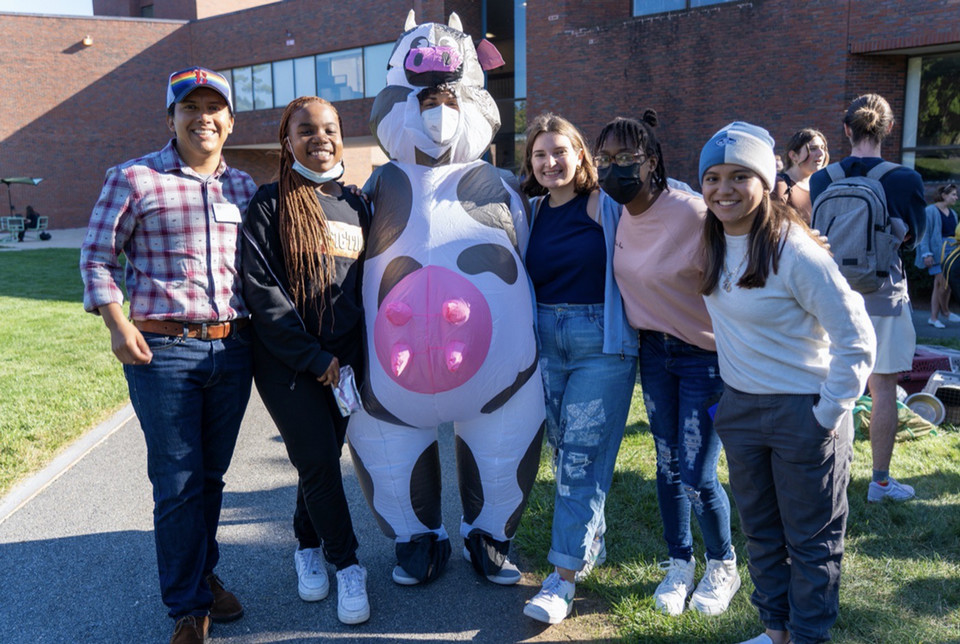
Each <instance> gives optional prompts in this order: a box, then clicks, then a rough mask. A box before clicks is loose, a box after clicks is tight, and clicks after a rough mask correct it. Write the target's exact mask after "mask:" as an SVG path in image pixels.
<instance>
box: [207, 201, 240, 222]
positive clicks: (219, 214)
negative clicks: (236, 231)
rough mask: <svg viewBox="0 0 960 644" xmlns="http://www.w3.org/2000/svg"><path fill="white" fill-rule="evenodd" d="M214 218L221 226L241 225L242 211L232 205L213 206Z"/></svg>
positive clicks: (216, 204)
mask: <svg viewBox="0 0 960 644" xmlns="http://www.w3.org/2000/svg"><path fill="white" fill-rule="evenodd" d="M213 218H214V219H215V220H216V221H217V223H221V224H239V223H240V209H239V208H237V206H236V205H235V204H232V203H215V204H213Z"/></svg>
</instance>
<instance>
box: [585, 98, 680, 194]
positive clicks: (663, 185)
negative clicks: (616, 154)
mask: <svg viewBox="0 0 960 644" xmlns="http://www.w3.org/2000/svg"><path fill="white" fill-rule="evenodd" d="M641 119H642V120H639V121H638V120H637V119H633V118H625V117H622V116H618V117H617V118H615V119H613V120H612V121H610V122H609V123H607V124H606V125H604V126H603V129H602V130H600V136H598V137H597V145H596V148H595V149H596V150H600V149H601V148H602V147H603V144H604V143H606V142H607V139H611V140H616V141H621V142H622V143H623V144H624V145H627V146H632V147H635V148H636V149H638V150H642V151H643V153H644V154H646V155H647V157H648V158H649V157H656V158H657V166H656V167H655V168H654V169H653V185H654V186H656V187H657V188H658V189H660V190H666V189H667V170H666V168H665V167H664V164H663V153H662V152H661V151H660V141H658V140H657V133H656V127H657V125H659V123H660V119H659V117H657V112H656V111H655V110H652V109H646V110H644V111H643V116H642V117H641Z"/></svg>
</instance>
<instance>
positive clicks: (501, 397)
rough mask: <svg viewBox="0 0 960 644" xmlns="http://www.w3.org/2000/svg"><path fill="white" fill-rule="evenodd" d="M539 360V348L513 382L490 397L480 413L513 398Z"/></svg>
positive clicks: (494, 408)
mask: <svg viewBox="0 0 960 644" xmlns="http://www.w3.org/2000/svg"><path fill="white" fill-rule="evenodd" d="M539 361H540V349H539V348H538V349H537V351H536V355H534V356H533V363H532V364H531V365H530V366H529V367H527V368H526V369H524V370H523V371H521V372H520V373H518V374H517V379H516V380H514V381H513V384H512V385H510V386H509V387H507V388H506V389H504V390H503V391H501V392H500V393H498V394H497V395H496V396H494V397H493V398H491V399H490V401H489V402H488V403H487V404H486V405H484V406H483V407H481V408H480V413H482V414H492V413H493V412H495V411H497V410H498V409H500V408H501V407H503V406H504V405H506V404H507V401H508V400H510V399H511V398H513V394H515V393H517V392H518V391H520V388H521V387H522V386H523V385H524V384H526V382H527V381H528V380H530V376H532V375H533V374H534V372H535V371H536V370H537V364H538V363H539Z"/></svg>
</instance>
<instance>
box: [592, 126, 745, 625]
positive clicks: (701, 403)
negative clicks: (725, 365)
mask: <svg viewBox="0 0 960 644" xmlns="http://www.w3.org/2000/svg"><path fill="white" fill-rule="evenodd" d="M657 124H658V118H657V113H656V112H655V111H653V110H646V111H645V112H644V113H643V117H642V121H638V120H635V119H627V118H618V119H615V120H614V121H611V122H610V123H608V124H607V125H606V127H604V128H603V131H602V132H601V133H600V136H599V137H598V138H597V146H596V150H597V156H596V164H597V169H598V173H599V178H600V186H601V187H602V188H603V190H604V192H606V193H607V194H609V195H610V196H611V197H613V198H614V199H615V200H616V201H618V202H619V203H621V204H624V213H623V216H621V217H620V223H619V225H618V227H617V240H616V249H615V250H614V254H613V268H614V274H615V276H616V279H617V284H618V285H619V286H620V292H621V293H622V295H623V304H624V309H625V310H626V314H627V319H628V320H629V321H630V324H631V325H632V326H633V327H634V328H636V329H639V330H640V383H641V386H642V387H643V400H644V403H645V405H646V408H647V418H648V419H649V421H650V433H651V434H652V435H653V442H654V446H655V447H656V451H657V500H658V502H659V505H660V518H661V519H662V521H663V536H664V539H665V540H666V542H667V552H668V555H669V560H668V561H665V562H663V563H662V564H661V567H662V568H663V569H664V570H665V571H666V575H665V577H664V579H663V581H662V582H661V583H660V585H659V586H657V589H656V591H655V592H654V601H655V603H656V606H657V608H658V609H660V610H661V611H662V612H664V613H666V614H668V615H679V614H680V613H682V612H683V611H684V610H685V609H686V607H687V597H689V596H690V595H691V594H692V598H691V600H690V607H691V608H694V609H695V610H697V611H699V612H701V613H703V614H705V615H719V614H720V613H723V612H724V611H726V610H727V606H728V605H729V604H730V600H731V599H732V598H733V596H734V594H735V593H736V592H737V590H738V589H739V588H740V575H739V573H738V572H737V558H736V555H735V553H734V550H733V545H732V544H731V542H730V501H729V499H728V498H727V494H726V492H724V490H723V488H722V487H721V486H720V482H719V481H718V480H717V461H718V460H719V458H720V448H721V445H720V439H719V438H717V434H716V432H715V431H714V429H713V421H712V420H711V417H710V413H709V412H708V409H709V408H710V406H711V405H712V404H713V403H714V402H716V400H717V399H719V397H720V392H721V391H722V389H723V382H722V381H721V380H720V371H719V368H718V366H717V353H716V345H715V344H714V339H713V329H712V327H711V325H710V317H709V316H708V315H707V309H706V307H705V306H704V303H703V299H702V298H701V297H700V292H699V286H700V281H701V279H702V277H703V270H704V264H703V253H702V250H701V248H700V239H699V234H698V233H699V231H700V228H701V227H702V225H703V220H704V217H705V216H706V212H707V208H706V205H705V204H704V203H703V199H701V198H700V197H699V196H698V195H693V194H690V193H689V192H685V191H683V190H677V189H672V188H670V187H669V186H668V180H667V174H666V170H665V169H664V163H663V154H662V152H661V151H660V143H659V142H658V141H657V134H656V130H657ZM691 511H692V512H693V514H694V515H695V516H696V517H697V521H698V522H699V523H700V532H701V533H702V535H703V542H704V545H705V546H706V551H707V565H706V570H705V572H704V575H703V578H702V579H701V580H700V583H699V584H698V585H697V586H696V589H694V584H693V580H694V573H695V572H696V567H697V562H696V560H695V559H694V557H693V534H692V533H691V531H690V513H691Z"/></svg>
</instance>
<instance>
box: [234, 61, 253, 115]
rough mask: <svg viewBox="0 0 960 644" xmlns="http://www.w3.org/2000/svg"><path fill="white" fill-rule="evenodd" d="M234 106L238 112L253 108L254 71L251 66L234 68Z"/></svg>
mask: <svg viewBox="0 0 960 644" xmlns="http://www.w3.org/2000/svg"><path fill="white" fill-rule="evenodd" d="M233 107H234V108H235V109H236V110H237V111H238V112H249V111H250V110H252V109H253V71H252V69H251V68H250V67H237V68H235V69H234V70H233Z"/></svg>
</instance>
